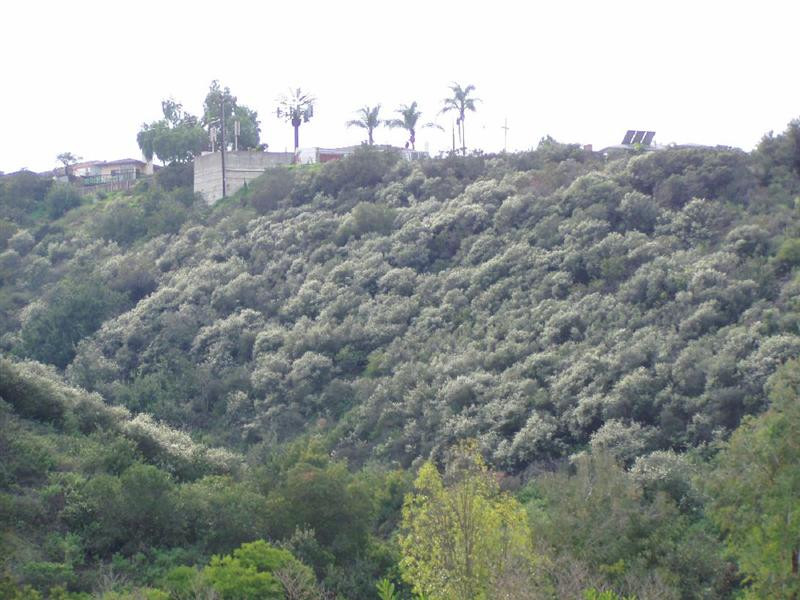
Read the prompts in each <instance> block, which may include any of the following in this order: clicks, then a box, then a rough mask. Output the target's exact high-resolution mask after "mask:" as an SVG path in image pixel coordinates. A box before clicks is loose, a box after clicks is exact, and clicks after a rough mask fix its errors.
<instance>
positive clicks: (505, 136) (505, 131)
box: [500, 117, 509, 152]
mask: <svg viewBox="0 0 800 600" xmlns="http://www.w3.org/2000/svg"><path fill="white" fill-rule="evenodd" d="M500 129H502V130H503V152H506V151H507V149H508V129H509V127H508V117H506V118H505V119H504V121H503V126H502V127H501V128H500Z"/></svg>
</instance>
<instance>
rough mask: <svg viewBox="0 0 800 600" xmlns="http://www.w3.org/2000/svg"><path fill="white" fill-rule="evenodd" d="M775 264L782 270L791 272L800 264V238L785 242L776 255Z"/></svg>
mask: <svg viewBox="0 0 800 600" xmlns="http://www.w3.org/2000/svg"><path fill="white" fill-rule="evenodd" d="M775 262H776V263H777V264H778V266H779V267H780V268H781V269H782V270H789V269H791V268H793V267H796V266H797V265H799V264H800V238H789V239H788V240H784V241H783V243H782V244H781V246H780V248H778V253H777V254H776V255H775Z"/></svg>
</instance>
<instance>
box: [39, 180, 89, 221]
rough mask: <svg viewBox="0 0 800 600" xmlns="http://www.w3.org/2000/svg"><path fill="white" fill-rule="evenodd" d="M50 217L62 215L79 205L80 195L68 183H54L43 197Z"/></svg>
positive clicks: (55, 217) (54, 217)
mask: <svg viewBox="0 0 800 600" xmlns="http://www.w3.org/2000/svg"><path fill="white" fill-rule="evenodd" d="M44 202H45V206H46V207H47V213H48V215H49V216H50V218H51V219H57V218H59V217H61V216H63V215H64V214H65V213H66V212H67V211H69V210H71V209H73V208H75V207H77V206H80V205H81V195H80V194H79V193H78V192H77V190H76V189H75V188H74V187H72V186H71V185H69V184H55V185H53V187H51V188H50V190H49V191H48V192H47V195H46V196H45V198H44Z"/></svg>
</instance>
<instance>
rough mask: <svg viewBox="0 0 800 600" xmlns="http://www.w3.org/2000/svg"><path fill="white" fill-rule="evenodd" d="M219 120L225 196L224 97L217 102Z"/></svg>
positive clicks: (223, 193)
mask: <svg viewBox="0 0 800 600" xmlns="http://www.w3.org/2000/svg"><path fill="white" fill-rule="evenodd" d="M219 114H220V118H219V122H220V130H221V132H222V143H221V144H220V150H221V151H222V153H221V156H222V197H223V198H225V196H226V195H227V189H226V186H225V98H224V97H223V98H222V100H221V101H220V103H219Z"/></svg>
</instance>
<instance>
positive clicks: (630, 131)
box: [622, 129, 636, 146]
mask: <svg viewBox="0 0 800 600" xmlns="http://www.w3.org/2000/svg"><path fill="white" fill-rule="evenodd" d="M635 134H636V131H635V130H634V129H628V132H627V133H626V134H625V137H624V138H622V145H623V146H627V145H628V144H630V143H631V140H632V139H633V136H634V135H635Z"/></svg>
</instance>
